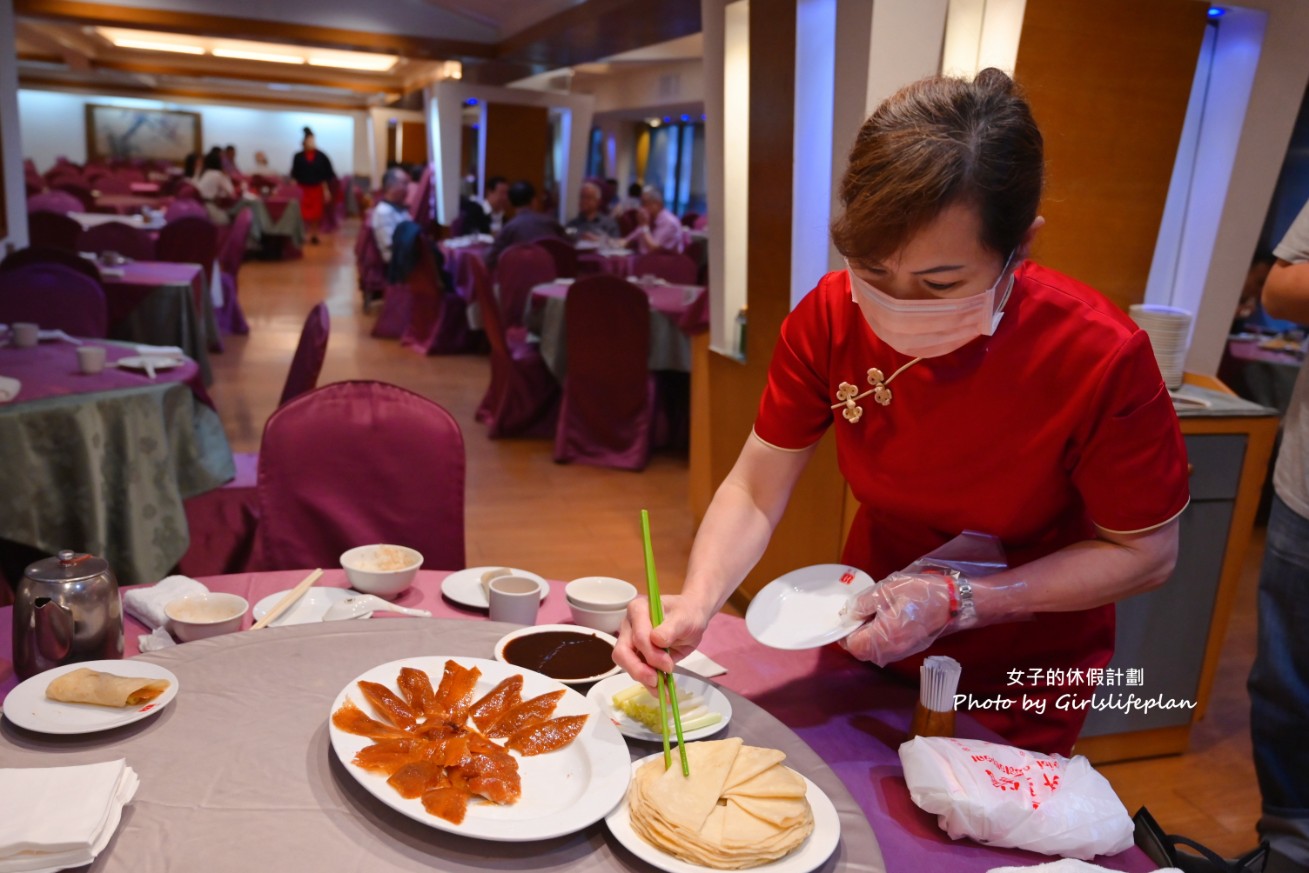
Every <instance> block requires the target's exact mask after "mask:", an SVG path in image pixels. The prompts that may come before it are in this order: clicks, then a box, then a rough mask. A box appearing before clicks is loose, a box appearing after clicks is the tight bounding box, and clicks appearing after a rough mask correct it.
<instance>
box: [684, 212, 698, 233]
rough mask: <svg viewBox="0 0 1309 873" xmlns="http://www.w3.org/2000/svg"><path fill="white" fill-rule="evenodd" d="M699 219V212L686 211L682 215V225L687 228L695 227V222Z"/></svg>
mask: <svg viewBox="0 0 1309 873" xmlns="http://www.w3.org/2000/svg"><path fill="white" fill-rule="evenodd" d="M699 220H700V213H698V212H688V213H686V214H685V215H683V216H682V227H685V228H688V229H690V228H693V227H695V223H696V222H697V221H699Z"/></svg>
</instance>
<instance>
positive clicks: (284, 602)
mask: <svg viewBox="0 0 1309 873" xmlns="http://www.w3.org/2000/svg"><path fill="white" fill-rule="evenodd" d="M322 575H323V571H322V569H321V568H320V569H318V570H315V571H314V572H312V573H310V574H309V575H308V576H306V577H304V578H303V579H301V580H300V584H299V585H297V586H295V587H294V588H292V589H291V590H290V591H288V592H286V596H285V597H283V598H282V599H281V600H279V601H278V602H277V605H276V606H274V607H273V608H272V609H270V610H268V612H267V613H266V614H265V615H264V617H263V618H261V619H259V621H257V622H255V623H254V624H252V625H251V626H250V630H259V629H260V628H262V627H267V626H268V623H269V622H271V621H276V620H277V618H278V616H280V615H281V614H282V613H284V612H286V611H287V609H289V608H290V607H291V604H293V603H295V602H296V601H297V600H299V599H300V598H301V597H302V596H304V593H305V592H306V591H308V590H309V586H310V585H313V584H314V583H315V582H317V581H318V577H319V576H322Z"/></svg>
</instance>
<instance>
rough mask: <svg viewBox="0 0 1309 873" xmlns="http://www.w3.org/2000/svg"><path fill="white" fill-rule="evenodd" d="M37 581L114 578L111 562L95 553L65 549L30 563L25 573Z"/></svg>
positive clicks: (76, 580)
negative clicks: (111, 572) (88, 553)
mask: <svg viewBox="0 0 1309 873" xmlns="http://www.w3.org/2000/svg"><path fill="white" fill-rule="evenodd" d="M24 575H26V576H27V578H29V579H33V580H35V581H37V582H78V581H81V580H83V579H90V578H92V577H94V576H106V575H108V576H109V578H111V579H112V578H113V575H112V574H110V573H109V562H108V561H106V560H105V559H104V558H97V557H96V556H95V555H85V554H81V553H79V552H74V551H72V550H69V549H65V550H64V551H62V552H60V553H59V554H57V555H55V556H54V557H52V558H42V559H41V560H39V561H36V562H35V563H33V564H29V565H28V567H27V570H26V571H25V574H24Z"/></svg>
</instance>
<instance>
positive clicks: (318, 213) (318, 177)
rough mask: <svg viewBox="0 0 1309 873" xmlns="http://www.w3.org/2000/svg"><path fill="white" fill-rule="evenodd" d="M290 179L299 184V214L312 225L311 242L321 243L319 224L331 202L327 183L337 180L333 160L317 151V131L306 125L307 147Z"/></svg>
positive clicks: (298, 155) (297, 157)
mask: <svg viewBox="0 0 1309 873" xmlns="http://www.w3.org/2000/svg"><path fill="white" fill-rule="evenodd" d="M291 178H292V179H294V180H295V181H296V182H297V183H298V184H299V185H300V195H301V196H300V215H301V216H302V217H303V218H304V220H305V225H306V226H307V227H308V228H309V241H310V242H311V243H313V244H314V245H317V244H318V225H319V224H320V223H321V222H322V220H323V206H324V204H325V203H327V202H330V201H331V193H330V192H329V190H328V187H327V186H328V184H329V183H330V182H332V181H333V180H334V179H336V173H335V171H333V170H332V162H331V160H330V159H328V157H327V155H325V154H323V153H322V152H320V151H318V149H317V148H316V146H315V143H314V132H313V131H312V130H310V129H309V128H307V127H306V128H305V138H304V149H303V151H299V152H296V154H295V158H294V159H293V160H292V161H291Z"/></svg>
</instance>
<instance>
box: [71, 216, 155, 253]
mask: <svg viewBox="0 0 1309 873" xmlns="http://www.w3.org/2000/svg"><path fill="white" fill-rule="evenodd" d="M77 250H78V251H79V252H95V253H96V254H97V255H98V254H101V253H102V252H117V253H118V254H120V255H122V256H123V257H125V258H131V259H132V260H134V261H153V260H154V259H155V241H154V240H152V239H151V238H150V234H148V233H146V232H145V231H144V230H142V229H141V228H139V227H132V226H131V225H130V224H126V223H125V222H122V221H106V222H104V223H103V224H97V225H95V226H94V227H88V228H87V229H86V230H84V231H82V234H81V236H79V237H78V240H77Z"/></svg>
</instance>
